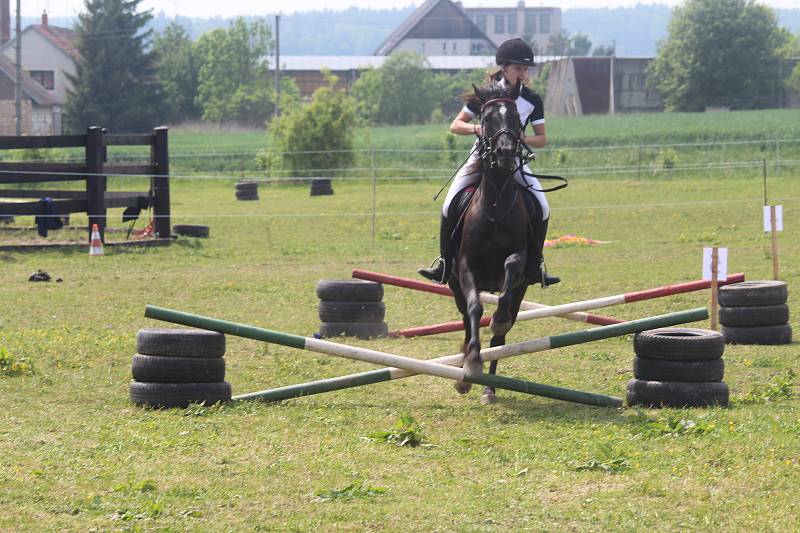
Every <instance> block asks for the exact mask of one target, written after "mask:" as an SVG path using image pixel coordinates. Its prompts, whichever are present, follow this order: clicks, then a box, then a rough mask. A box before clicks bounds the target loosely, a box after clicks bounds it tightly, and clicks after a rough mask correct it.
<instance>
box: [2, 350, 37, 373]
mask: <svg viewBox="0 0 800 533" xmlns="http://www.w3.org/2000/svg"><path fill="white" fill-rule="evenodd" d="M32 375H33V364H31V363H30V362H29V361H28V360H27V359H25V358H22V357H20V358H17V357H14V356H13V355H11V354H10V353H8V350H7V349H6V348H5V347H0V376H8V377H13V376H32Z"/></svg>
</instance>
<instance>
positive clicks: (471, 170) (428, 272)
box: [417, 38, 561, 287]
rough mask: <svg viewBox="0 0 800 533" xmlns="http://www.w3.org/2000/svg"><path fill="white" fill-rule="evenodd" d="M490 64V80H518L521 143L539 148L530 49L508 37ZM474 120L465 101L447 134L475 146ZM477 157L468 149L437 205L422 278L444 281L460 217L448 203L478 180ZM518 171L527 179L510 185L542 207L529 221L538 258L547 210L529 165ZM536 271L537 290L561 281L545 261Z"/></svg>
mask: <svg viewBox="0 0 800 533" xmlns="http://www.w3.org/2000/svg"><path fill="white" fill-rule="evenodd" d="M495 60H496V62H497V64H498V65H499V66H500V67H501V69H500V70H498V71H497V72H495V73H494V74H492V75H491V80H493V81H495V82H496V83H498V84H500V85H501V86H513V85H514V84H516V83H517V81H521V82H522V90H521V91H520V95H519V98H517V101H516V104H517V111H518V112H519V118H520V121H521V122H522V127H523V134H522V140H523V141H524V142H525V144H527V145H528V146H531V147H534V148H543V147H544V146H545V144H547V137H546V136H545V133H544V105H543V104H542V99H541V97H539V95H538V94H536V93H534V92H533V91H531V90H530V89H528V87H527V86H526V84H527V83H528V68H529V67H532V66H533V65H534V63H533V50H532V49H531V47H530V46H529V45H528V44H527V43H526V42H525V41H523V40H522V39H519V38H517V39H510V40H508V41H505V42H504V43H503V44H501V45H500V46H499V47H498V48H497V54H496V56H495ZM476 117H477V118H478V121H479V122H480V103H477V102H469V103H467V105H465V106H464V108H463V109H461V112H459V114H458V116H456V118H455V120H453V123H452V124H450V131H451V132H452V133H455V134H456V135H475V136H477V137H478V140H476V141H475V143H476V144H475V146H477V143H478V142H479V140H480V137H481V135H482V133H483V132H482V131H481V125H480V124H470V122H471V121H472V119H474V118H476ZM528 123H531V124H533V135H527V134H525V133H524V128H525V126H527V125H528ZM478 157H479V156H478V150H477V149H476V150H473V152H472V154H471V155H470V157H469V158H468V160H467V161H466V162H465V164H464V165H463V166H462V167H461V168H460V169H459V170H458V172H457V173H456V175H455V177H454V179H453V183H452V185H450V190H448V191H447V197H446V198H445V200H444V205H443V206H442V222H441V228H440V230H439V250H440V253H441V255H440V257H439V258H438V259H437V261H436V266H433V267H431V268H420V269H419V270H418V271H417V272H419V273H420V274H421V275H422V276H423V277H425V278H428V279H429V280H432V281H435V282H437V283H442V284H444V283H447V280H448V278H449V277H450V271H451V268H452V261H453V256H454V254H455V249H454V247H453V246H451V240H452V239H451V236H452V233H453V231H454V229H455V226H456V224H457V222H458V216H459V213H458V208H457V205H453V208H452V209H451V204H453V203H454V202H453V200H454V198H455V197H456V196H460V193H461V192H462V191H463V190H464V189H466V188H467V187H468V186H469V185H474V184H476V183H478V182H479V181H480V162H479V161H478ZM522 170H523V171H524V172H525V173H526V175H524V176H523V174H522V172H520V171H519V170H517V173H516V175H515V176H514V179H515V181H516V182H517V183H519V184H520V185H522V187H525V189H524V190H526V191H528V192H529V193H530V194H532V195H533V196H534V197H535V200H536V201H538V203H539V206H540V207H541V214H542V216H541V218H540V219H538V220H533V221H532V223H533V229H534V234H535V235H536V242H534V244H533V245H534V246H535V252H536V253H537V255H539V256H540V257H541V252H542V248H543V247H544V240H545V235H546V234H547V224H548V222H549V220H550V207H549V205H548V203H547V198H546V197H545V195H544V193H543V192H541V189H542V186H541V185H540V184H539V180H537V179H536V178H535V177H534V176H531V175H530V172H531V171H530V169H529V168H528V165H525V166H524V167H523V169H522ZM455 203H457V202H455ZM537 218H538V217H537ZM541 267H542V269H541V278H537V279H535V280H530V281H531V282H536V283H541V284H542V287H547V286H548V285H554V284H556V283H558V282H559V281H561V279H560V278H558V277H556V276H550V275H548V274H547V272H546V271H545V270H544V261H542V265H541Z"/></svg>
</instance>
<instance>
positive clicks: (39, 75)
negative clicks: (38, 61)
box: [31, 70, 56, 91]
mask: <svg viewBox="0 0 800 533" xmlns="http://www.w3.org/2000/svg"><path fill="white" fill-rule="evenodd" d="M31 78H33V79H34V80H36V81H38V82H39V85H41V86H42V87H44V88H45V89H50V90H51V91H52V90H53V89H54V88H55V86H56V85H55V81H54V79H53V71H52V70H32V71H31Z"/></svg>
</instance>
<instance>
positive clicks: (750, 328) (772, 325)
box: [719, 280, 792, 344]
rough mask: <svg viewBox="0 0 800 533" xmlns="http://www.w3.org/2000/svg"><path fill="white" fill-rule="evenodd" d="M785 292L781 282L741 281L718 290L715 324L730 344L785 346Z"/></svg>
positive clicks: (789, 337) (788, 334)
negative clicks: (717, 316) (717, 312)
mask: <svg viewBox="0 0 800 533" xmlns="http://www.w3.org/2000/svg"><path fill="white" fill-rule="evenodd" d="M788 296H789V291H788V289H787V287H786V283H785V282H783V281H771V280H767V281H745V282H742V283H736V284H733V285H726V286H724V287H720V288H719V305H720V307H719V323H720V324H722V335H723V336H724V337H725V342H728V343H730V344H789V343H791V342H792V327H791V326H790V325H789V306H788V305H786V299H787V298H788Z"/></svg>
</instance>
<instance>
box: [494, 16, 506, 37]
mask: <svg viewBox="0 0 800 533" xmlns="http://www.w3.org/2000/svg"><path fill="white" fill-rule="evenodd" d="M494 32H495V33H505V32H506V17H504V16H503V15H495V16H494Z"/></svg>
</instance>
